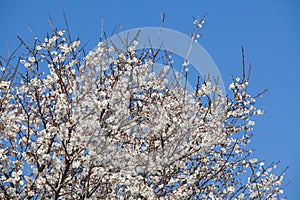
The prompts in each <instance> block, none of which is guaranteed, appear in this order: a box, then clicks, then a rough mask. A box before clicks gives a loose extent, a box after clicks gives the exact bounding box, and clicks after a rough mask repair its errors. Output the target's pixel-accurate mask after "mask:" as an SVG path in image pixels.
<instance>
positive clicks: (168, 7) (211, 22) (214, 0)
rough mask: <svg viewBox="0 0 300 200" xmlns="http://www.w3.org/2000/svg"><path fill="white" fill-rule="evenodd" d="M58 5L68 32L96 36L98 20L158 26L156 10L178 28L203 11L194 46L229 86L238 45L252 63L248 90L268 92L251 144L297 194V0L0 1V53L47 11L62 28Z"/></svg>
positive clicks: (37, 25)
mask: <svg viewBox="0 0 300 200" xmlns="http://www.w3.org/2000/svg"><path fill="white" fill-rule="evenodd" d="M61 4H63V5H64V9H65V12H66V14H67V18H68V21H69V26H70V29H71V32H72V35H73V36H74V37H77V36H80V38H81V40H82V42H87V41H88V42H89V43H88V45H87V50H91V49H93V48H94V47H95V46H96V45H97V42H98V38H99V33H100V30H101V19H102V18H103V19H104V27H105V29H106V31H107V32H108V33H109V32H111V31H112V30H113V28H114V27H115V26H116V25H122V27H123V29H124V30H127V29H131V28H137V27H146V26H159V24H160V13H166V14H167V15H168V17H167V20H166V23H165V26H164V27H166V28H170V29H174V30H177V31H180V32H182V33H188V30H191V29H192V28H193V25H192V22H193V19H192V17H193V16H202V15H203V14H204V13H205V12H207V20H206V23H205V26H204V29H203V30H202V38H201V39H200V44H201V45H202V46H203V47H204V48H205V49H206V50H207V51H208V53H209V54H210V55H211V57H212V58H213V60H214V61H215V63H216V64H217V66H218V67H219V70H220V72H221V74H222V77H223V80H224V82H225V84H227V85H228V84H229V82H230V78H231V73H233V74H235V75H240V73H241V46H244V48H245V55H246V63H247V64H249V63H250V62H251V63H252V65H253V70H252V79H251V83H252V84H251V91H252V92H253V94H256V93H257V92H259V91H262V90H263V89H265V88H268V90H269V92H268V93H267V94H266V95H264V97H263V98H262V99H261V100H259V102H258V106H259V107H260V108H262V109H263V110H265V111H266V113H265V115H263V116H262V117H260V118H258V119H257V120H256V126H255V129H254V131H255V133H257V136H256V137H255V138H254V140H253V142H252V144H251V148H254V149H256V151H255V155H256V156H258V157H259V158H260V159H265V160H266V162H267V163H269V162H271V161H277V160H280V161H281V164H280V165H279V167H278V171H280V170H282V169H284V168H285V167H286V166H289V170H288V173H287V175H286V181H287V180H291V181H292V183H291V184H290V185H289V186H288V187H287V188H286V190H285V194H286V195H287V197H288V199H297V197H298V196H299V193H298V191H297V189H299V188H300V160H299V155H298V154H299V153H300V145H299V141H300V128H299V127H300V124H298V123H299V119H300V117H299V113H300V108H299V99H300V89H299V86H300V84H299V82H298V77H299V75H300V61H299V60H300V59H299V58H300V21H299V19H300V1H298V0H264V1H262V0H251V1H250V0H247V1H246V0H245V1H240V0H239V1H238V0H228V1H223V0H190V1H184V0H173V1H170V0H163V1H161V0H151V1H150V0H139V1H137V0H127V1H124V0H106V1H99V0H87V1H80V0H72V1H71V0H69V1H67V0H65V1H63V0H62V1H58V0H55V1H53V0H27V1H17V0H9V1H1V2H0V27H1V29H0V54H1V55H6V44H8V46H9V47H10V49H13V48H14V47H16V46H17V44H18V40H17V37H16V36H17V35H20V36H22V37H23V38H24V39H25V40H28V41H32V39H33V36H32V35H31V33H30V32H29V31H28V29H27V26H29V27H30V29H31V30H32V31H33V32H34V33H35V34H36V35H38V36H40V37H43V36H44V35H45V33H46V32H47V31H48V30H49V26H48V23H47V20H48V16H51V18H52V20H53V22H54V24H55V25H56V26H58V27H61V28H63V27H64V22H63V15H62V12H61Z"/></svg>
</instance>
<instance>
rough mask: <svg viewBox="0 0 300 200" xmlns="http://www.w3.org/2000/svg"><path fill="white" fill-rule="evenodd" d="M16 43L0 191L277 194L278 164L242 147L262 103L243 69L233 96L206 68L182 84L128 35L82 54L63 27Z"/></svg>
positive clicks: (5, 96)
mask: <svg viewBox="0 0 300 200" xmlns="http://www.w3.org/2000/svg"><path fill="white" fill-rule="evenodd" d="M195 23H196V25H197V26H199V27H198V28H201V27H200V26H201V25H202V24H203V21H195ZM21 42H22V44H23V45H24V46H25V47H26V50H27V51H28V55H27V56H25V57H24V58H22V59H20V62H18V63H20V64H21V65H23V66H24V69H23V70H20V71H19V74H20V75H19V76H17V77H15V78H14V79H8V80H7V79H5V78H1V79H0V95H1V96H0V135H1V138H2V139H1V141H0V198H1V199H27V198H36V199H40V198H41V199H42V198H53V199H102V198H104V199H157V198H160V199H188V198H200V199H253V198H259V199H261V198H266V199H277V198H278V197H280V196H281V194H282V192H283V191H282V186H281V185H282V179H283V173H282V174H280V175H275V174H274V173H273V172H272V170H273V168H274V167H275V166H276V163H272V164H270V165H268V166H265V164H264V162H262V161H259V160H257V159H256V158H253V157H252V156H251V151H249V150H247V149H246V147H245V146H246V145H247V144H248V143H249V142H250V139H251V137H252V135H251V130H252V127H253V126H254V121H253V120H252V116H254V115H261V114H263V111H261V110H259V109H256V107H255V99H256V97H251V96H250V95H249V94H248V93H247V87H248V83H249V80H248V79H247V80H246V79H239V78H236V79H234V80H233V83H232V84H231V85H230V86H229V89H230V90H231V91H232V95H231V96H232V98H230V95H228V96H227V97H224V96H222V94H221V91H220V90H219V89H218V87H217V86H215V85H214V84H213V83H212V82H211V81H210V79H204V80H203V81H202V82H201V83H200V81H199V82H198V83H196V84H197V86H196V89H195V91H194V92H191V93H187V92H186V90H185V88H184V87H182V86H181V85H180V84H173V83H171V82H170V80H169V79H168V78H167V77H169V76H168V74H170V73H173V71H174V69H173V67H172V66H173V65H174V64H175V63H173V62H172V61H170V62H169V61H165V63H164V66H163V67H162V69H161V70H160V71H159V72H156V73H155V72H154V71H153V70H152V69H153V65H154V61H156V60H157V59H158V58H157V57H156V56H157V55H158V54H155V53H152V51H148V50H143V51H142V52H139V51H137V50H136V45H137V44H138V41H134V42H132V44H128V45H127V46H126V47H127V48H126V49H127V51H125V52H123V51H120V50H118V49H115V48H114V46H113V45H109V43H105V42H100V43H99V45H98V47H97V48H96V49H95V50H93V51H91V52H90V53H89V54H88V55H85V54H84V51H83V50H82V49H79V45H80V42H79V40H75V41H72V40H71V38H65V37H64V31H57V32H53V33H52V36H49V37H46V39H44V40H42V41H41V40H39V39H38V38H35V42H34V45H33V47H32V46H31V45H29V44H27V43H25V42H24V41H23V40H21ZM82 54H83V55H82ZM165 60H168V59H165ZM21 67H22V66H21ZM182 76H183V75H182V74H180V73H174V76H173V78H174V79H176V80H177V79H178V80H180V79H181V78H182ZM196 84H195V85H196ZM212 96H213V97H212Z"/></svg>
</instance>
